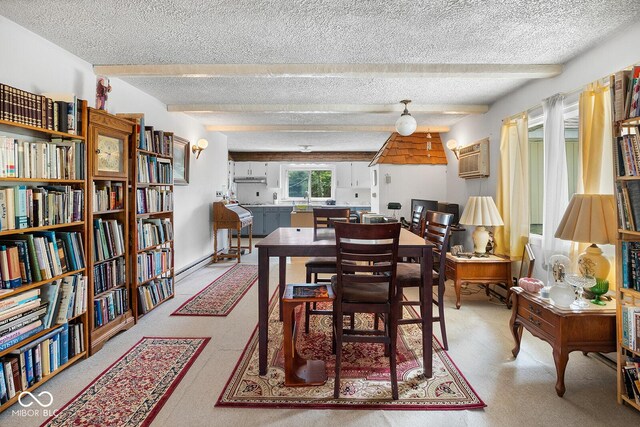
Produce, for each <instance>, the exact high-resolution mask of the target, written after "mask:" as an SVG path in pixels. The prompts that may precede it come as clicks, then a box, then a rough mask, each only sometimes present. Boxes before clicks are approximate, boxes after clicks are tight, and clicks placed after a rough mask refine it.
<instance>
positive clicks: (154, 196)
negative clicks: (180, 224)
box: [136, 188, 173, 214]
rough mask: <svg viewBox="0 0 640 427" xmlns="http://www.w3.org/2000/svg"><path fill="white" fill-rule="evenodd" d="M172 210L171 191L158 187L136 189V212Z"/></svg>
mask: <svg viewBox="0 0 640 427" xmlns="http://www.w3.org/2000/svg"><path fill="white" fill-rule="evenodd" d="M172 210H173V191H172V190H165V189H158V188H138V189H137V190H136V213H138V214H144V213H154V212H167V211H172Z"/></svg>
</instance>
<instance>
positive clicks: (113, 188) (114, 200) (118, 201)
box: [92, 181, 124, 212]
mask: <svg viewBox="0 0 640 427" xmlns="http://www.w3.org/2000/svg"><path fill="white" fill-rule="evenodd" d="M92 194H93V211H94V212H104V211H111V210H115V209H124V187H123V184H122V183H121V182H111V181H106V182H101V183H96V182H94V183H93V192H92Z"/></svg>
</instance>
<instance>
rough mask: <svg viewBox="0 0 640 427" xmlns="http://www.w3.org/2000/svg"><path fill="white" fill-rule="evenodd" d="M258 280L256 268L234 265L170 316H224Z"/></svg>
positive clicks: (254, 266) (247, 265)
mask: <svg viewBox="0 0 640 427" xmlns="http://www.w3.org/2000/svg"><path fill="white" fill-rule="evenodd" d="M257 278H258V266H257V265H251V264H236V265H234V266H233V267H231V268H230V269H229V270H227V271H226V272H225V273H224V274H223V275H222V276H220V277H218V278H217V279H216V280H214V281H213V282H211V283H210V284H209V285H208V286H207V287H206V288H204V289H203V290H201V291H200V292H198V293H197V294H196V295H194V296H193V297H191V298H190V299H189V300H188V301H187V302H185V303H184V304H182V305H181V306H180V308H178V309H177V310H176V311H174V312H173V313H172V314H171V315H172V316H226V315H228V314H229V313H230V312H231V310H233V307H235V306H236V304H237V303H238V301H240V299H241V298H242V297H243V296H244V294H246V293H247V291H248V290H249V288H250V287H251V285H253V284H254V283H255V281H256V279H257Z"/></svg>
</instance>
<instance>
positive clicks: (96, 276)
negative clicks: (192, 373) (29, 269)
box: [87, 108, 135, 354]
mask: <svg viewBox="0 0 640 427" xmlns="http://www.w3.org/2000/svg"><path fill="white" fill-rule="evenodd" d="M88 116H89V119H88V158H89V167H88V171H89V174H88V180H87V186H88V188H89V189H91V197H88V198H87V199H88V203H87V205H88V209H87V216H88V221H87V235H88V236H89V239H88V241H89V244H88V245H87V246H88V251H87V264H88V274H89V292H88V294H89V304H88V307H89V322H90V335H89V349H90V354H94V353H95V352H96V351H98V350H100V349H101V348H102V346H103V345H104V343H105V342H106V341H107V340H108V339H109V338H111V337H113V336H114V335H116V334H117V333H118V332H120V331H123V330H126V329H129V328H131V327H132V326H133V325H134V323H135V317H134V311H133V305H132V303H133V298H132V297H133V295H134V292H133V289H132V287H131V283H132V280H131V278H132V277H133V276H132V275H131V267H127V266H128V265H129V256H130V253H129V244H128V242H129V208H130V207H129V189H128V181H129V167H128V151H129V147H130V145H131V140H132V139H133V137H134V133H135V126H134V123H132V122H131V121H129V120H126V119H123V118H120V117H117V116H115V115H112V114H109V113H107V112H105V111H102V110H95V109H93V108H89V111H88ZM98 191H101V192H102V194H103V195H104V192H105V191H106V192H107V193H108V197H107V200H109V202H108V205H106V206H105V204H104V198H102V199H100V198H99V197H97V196H98V195H97V194H96V192H98ZM111 193H113V194H114V195H113V196H111ZM118 193H119V195H118ZM100 200H102V203H101V202H100ZM112 200H115V201H112ZM118 230H119V231H120V233H118ZM103 241H104V243H105V244H106V245H107V248H106V250H105V247H104V245H101V243H102V242H103ZM118 243H119V244H118ZM105 278H107V280H104V279H105Z"/></svg>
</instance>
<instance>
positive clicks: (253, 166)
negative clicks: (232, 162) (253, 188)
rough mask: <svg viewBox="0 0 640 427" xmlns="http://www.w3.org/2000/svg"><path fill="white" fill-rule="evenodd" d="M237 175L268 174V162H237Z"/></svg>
mask: <svg viewBox="0 0 640 427" xmlns="http://www.w3.org/2000/svg"><path fill="white" fill-rule="evenodd" d="M235 171H236V173H235V176H241V177H246V176H265V177H266V176H267V163H265V162H236V167H235Z"/></svg>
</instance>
